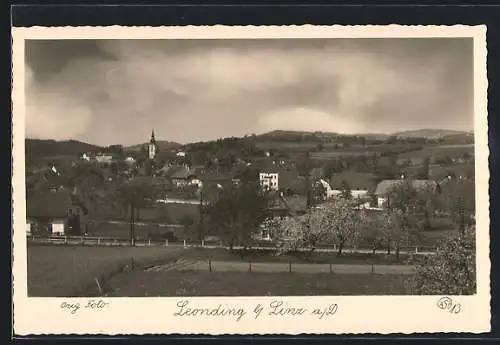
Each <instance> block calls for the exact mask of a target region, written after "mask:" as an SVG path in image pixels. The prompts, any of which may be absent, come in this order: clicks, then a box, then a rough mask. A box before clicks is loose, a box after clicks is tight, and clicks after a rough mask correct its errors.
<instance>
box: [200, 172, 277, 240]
mask: <svg viewBox="0 0 500 345" xmlns="http://www.w3.org/2000/svg"><path fill="white" fill-rule="evenodd" d="M267 206H268V195H267V192H265V191H262V189H261V188H260V185H259V184H258V182H257V181H254V182H250V181H249V182H247V183H241V184H239V185H238V186H235V187H233V188H229V189H228V190H225V191H224V192H223V193H222V195H221V196H220V198H219V200H217V201H216V202H215V203H214V205H213V206H211V207H210V208H209V210H208V216H209V222H210V225H211V227H213V228H215V229H217V230H218V231H219V234H220V236H221V237H222V238H223V240H224V242H225V243H226V244H227V245H228V246H229V247H230V249H231V250H232V248H233V247H234V246H235V245H237V244H239V245H247V244H248V243H250V241H251V239H252V238H253V234H254V233H255V232H256V231H257V229H258V228H259V226H260V224H261V223H262V222H263V221H264V220H265V219H266V218H267Z"/></svg>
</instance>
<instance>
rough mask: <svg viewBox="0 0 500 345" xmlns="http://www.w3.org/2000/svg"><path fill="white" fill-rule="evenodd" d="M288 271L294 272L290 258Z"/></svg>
mask: <svg viewBox="0 0 500 345" xmlns="http://www.w3.org/2000/svg"><path fill="white" fill-rule="evenodd" d="M288 272H289V273H292V260H288Z"/></svg>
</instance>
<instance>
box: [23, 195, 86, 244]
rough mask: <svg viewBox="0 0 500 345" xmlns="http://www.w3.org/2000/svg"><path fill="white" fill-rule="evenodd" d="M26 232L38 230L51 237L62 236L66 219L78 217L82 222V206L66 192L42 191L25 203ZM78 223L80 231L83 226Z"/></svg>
mask: <svg viewBox="0 0 500 345" xmlns="http://www.w3.org/2000/svg"><path fill="white" fill-rule="evenodd" d="M26 206H27V207H26V232H27V234H32V233H35V232H36V230H39V231H41V232H43V233H48V234H53V235H64V234H65V232H66V230H67V221H68V219H69V218H68V217H70V216H71V215H79V218H80V222H82V221H83V218H81V217H84V215H85V213H86V212H85V211H84V209H83V208H82V204H79V203H77V202H75V200H73V197H72V196H71V194H70V193H69V192H68V191H65V190H60V191H44V192H39V193H37V194H35V195H33V196H30V197H29V198H27V202H26ZM82 225H83V224H82V223H80V229H83V228H84V226H82Z"/></svg>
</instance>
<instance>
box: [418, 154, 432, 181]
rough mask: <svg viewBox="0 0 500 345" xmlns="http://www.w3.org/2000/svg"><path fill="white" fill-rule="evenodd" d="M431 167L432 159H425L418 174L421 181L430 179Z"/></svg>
mask: <svg viewBox="0 0 500 345" xmlns="http://www.w3.org/2000/svg"><path fill="white" fill-rule="evenodd" d="M429 165H430V158H429V157H425V158H424V162H423V164H422V167H421V168H420V169H419V171H418V174H417V175H418V178H419V179H423V180H428V179H429V172H430V169H429Z"/></svg>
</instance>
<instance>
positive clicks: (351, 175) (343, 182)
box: [330, 171, 375, 198]
mask: <svg viewBox="0 0 500 345" xmlns="http://www.w3.org/2000/svg"><path fill="white" fill-rule="evenodd" d="M330 187H331V189H332V192H331V194H332V195H333V196H335V195H340V194H342V192H344V191H350V192H351V195H352V197H353V198H362V197H365V196H367V195H368V193H369V192H370V191H371V190H373V188H374V187H375V176H374V175H373V174H370V173H357V172H350V171H346V172H342V173H339V174H333V175H332V177H331V179H330Z"/></svg>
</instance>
